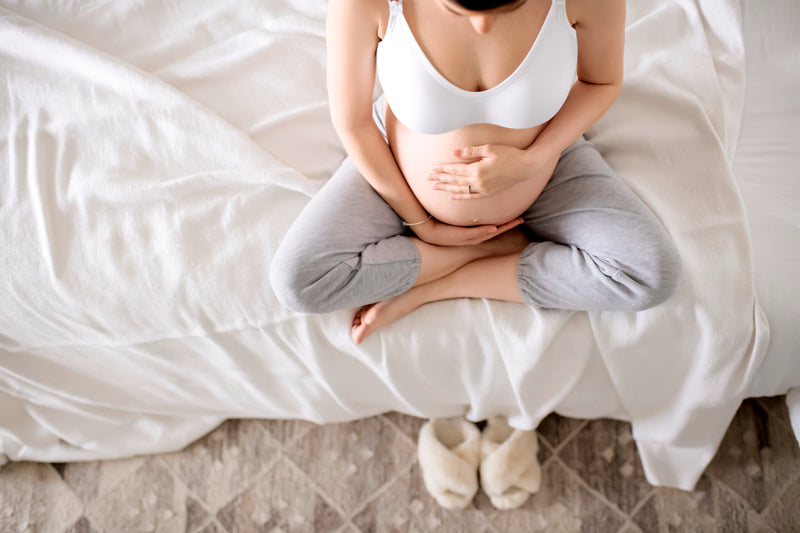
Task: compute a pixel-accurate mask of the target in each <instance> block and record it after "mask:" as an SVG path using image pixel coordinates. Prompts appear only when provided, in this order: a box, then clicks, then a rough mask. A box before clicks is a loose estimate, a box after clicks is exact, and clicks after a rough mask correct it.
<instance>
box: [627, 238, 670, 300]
mask: <svg viewBox="0 0 800 533" xmlns="http://www.w3.org/2000/svg"><path fill="white" fill-rule="evenodd" d="M643 252H644V251H643ZM644 253H646V256H647V257H646V258H643V259H644V261H643V263H644V264H645V265H646V266H645V267H644V268H643V269H642V271H641V272H639V273H638V276H637V277H638V278H639V279H638V282H639V283H638V290H637V291H635V292H636V294H635V295H634V297H633V298H632V299H631V302H630V303H631V310H632V311H643V310H645V309H650V308H651V307H655V306H657V305H660V304H662V303H664V302H666V301H667V300H668V299H669V298H670V297H671V296H672V295H673V294H674V293H675V291H676V290H677V288H678V284H679V283H680V280H681V274H682V272H683V261H682V260H681V256H680V252H678V248H677V247H676V246H675V243H674V242H673V241H672V239H671V238H669V237H668V236H666V237H665V238H664V239H661V240H660V241H659V242H658V243H657V244H656V245H655V246H653V247H652V248H651V249H650V250H648V251H647V252H644Z"/></svg>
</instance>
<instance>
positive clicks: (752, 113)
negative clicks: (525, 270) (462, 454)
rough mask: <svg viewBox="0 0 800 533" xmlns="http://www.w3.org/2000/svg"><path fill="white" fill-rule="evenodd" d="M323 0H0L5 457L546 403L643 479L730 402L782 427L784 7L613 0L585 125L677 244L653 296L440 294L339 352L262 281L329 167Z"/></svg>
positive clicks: (674, 471) (791, 295) (790, 97)
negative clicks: (750, 401)
mask: <svg viewBox="0 0 800 533" xmlns="http://www.w3.org/2000/svg"><path fill="white" fill-rule="evenodd" d="M756 6H757V8H756ZM325 8H326V3H325V2H324V1H322V0H290V1H285V0H240V1H238V2H225V3H220V2H213V1H210V0H209V1H198V2H177V1H176V2H160V1H155V0H139V1H133V0H122V1H116V2H101V1H93V2H82V3H64V2H58V3H57V2H47V1H44V0H41V1H36V2H24V3H23V2H14V1H3V2H0V74H2V76H3V78H4V83H3V84H2V86H1V87H0V93H1V94H2V101H3V102H4V103H3V106H2V108H0V125H2V127H1V128H0V173H2V174H1V175H2V179H1V180H0V187H2V188H0V268H1V269H2V270H0V272H2V276H3V282H2V284H1V285H0V454H2V455H4V456H5V457H6V458H7V459H8V460H13V461H17V460H32V461H52V462H67V461H83V460H96V459H110V458H118V457H125V456H131V455H139V454H148V453H160V452H166V451H173V450H177V449H180V448H182V447H184V446H186V445H187V444H189V443H190V442H192V441H193V440H195V439H197V438H198V437H200V436H202V435H204V434H206V433H207V432H209V431H210V430H212V429H213V428H214V427H216V426H217V425H219V424H220V423H221V422H222V421H224V420H225V419H228V418H249V417H257V418H277V419H305V420H311V421H314V422H317V423H330V422H339V421H345V420H353V419H357V418H362V417H367V416H371V415H375V414H378V413H382V412H386V411H391V410H394V411H399V412H403V413H407V414H410V415H415V416H421V417H441V416H456V415H465V416H467V417H468V418H469V419H472V420H481V419H485V418H487V417H488V416H490V415H494V414H505V415H507V416H508V417H509V421H510V422H511V423H512V425H514V426H516V427H519V428H533V427H536V425H537V424H538V423H539V421H540V420H542V419H543V418H544V417H545V416H547V415H548V414H549V413H551V412H558V413H560V414H563V415H566V416H574V417H581V418H599V417H611V418H617V419H622V420H629V421H630V422H631V424H632V428H633V436H634V438H635V439H636V443H637V448H638V450H639V453H640V456H641V458H642V464H643V466H644V469H645V474H646V475H647V478H648V480H649V481H650V482H651V483H653V484H656V485H664V486H672V487H679V488H683V489H687V490H688V489H691V488H692V487H693V486H694V484H695V482H696V481H697V479H698V478H699V476H700V474H701V473H702V471H703V470H704V468H705V466H706V465H707V464H708V462H709V461H710V460H711V458H712V457H713V455H714V452H715V451H716V448H717V446H718V444H719V441H720V439H721V438H722V436H723V434H724V431H725V429H726V427H727V425H728V423H729V422H730V420H731V418H732V416H733V414H734V413H735V411H736V409H737V408H738V406H739V403H740V402H741V400H742V399H743V398H745V397H748V396H759V395H776V394H784V393H787V392H788V395H787V402H789V404H790V405H789V406H790V412H792V414H793V417H794V418H793V420H794V424H795V431H796V433H797V432H798V431H800V427H798V424H800V398H798V397H797V396H796V395H795V392H794V391H792V389H793V387H797V386H800V354H798V347H800V328H798V327H797V326H798V324H800V320H799V319H800V304H798V301H800V283H797V281H796V280H795V279H794V276H793V274H794V272H796V271H797V267H798V266H800V186H799V185H798V180H797V170H796V169H797V168H798V166H800V152H798V145H799V144H800V120H798V118H800V117H798V115H800V97H799V96H798V94H799V93H798V91H797V87H798V81H800V74H798V72H797V69H796V68H794V69H793V68H792V65H796V64H797V63H798V60H800V43H798V42H797V41H796V39H794V35H793V32H794V28H793V27H792V21H793V20H797V19H798V15H800V7H798V6H797V5H796V4H795V3H794V2H792V0H782V1H780V2H778V1H775V2H770V3H768V4H767V5H761V4H760V3H759V4H756V3H755V2H744V1H743V2H735V1H732V0H729V1H722V0H663V1H657V0H637V1H636V2H629V5H628V19H627V29H626V57H625V72H626V74H625V75H626V79H625V85H624V88H623V91H622V93H621V94H620V97H619V99H618V100H617V102H616V103H615V104H614V106H613V107H612V109H611V110H610V111H609V112H608V113H607V114H606V116H604V117H603V119H601V121H600V122H598V123H597V124H596V125H595V126H594V127H593V128H592V129H591V130H590V131H589V132H587V134H586V136H587V138H589V139H590V140H591V141H592V142H593V143H594V144H595V145H596V146H597V147H598V148H599V149H600V150H601V152H602V153H603V154H604V155H605V157H606V158H607V160H608V161H609V163H610V164H611V165H612V167H614V168H615V169H616V170H617V171H618V172H619V174H620V176H621V177H622V178H623V179H625V180H626V181H627V182H628V183H629V184H630V185H631V187H632V188H633V189H634V191H635V192H636V193H637V194H639V195H640V196H641V197H642V198H643V199H644V200H645V201H646V202H647V203H648V204H649V205H650V206H651V208H652V209H653V210H654V212H656V214H657V215H658V216H659V217H660V218H661V219H662V221H663V222H664V223H665V225H666V226H667V228H668V229H669V230H670V232H671V233H672V235H673V237H674V238H675V240H676V243H677V244H678V246H679V249H680V250H681V254H682V257H683V259H684V274H683V278H682V281H681V285H680V287H679V289H678V292H677V293H676V295H675V296H674V297H673V298H672V299H671V300H670V301H668V302H667V303H665V304H662V305H660V306H658V307H657V308H654V309H651V310H648V311H645V312H641V313H580V312H578V313H575V312H565V311H552V310H551V311H540V310H532V309H528V308H525V307H522V306H519V305H516V304H512V303H506V302H497V301H484V300H468V299H462V300H450V301H445V302H437V303H434V304H429V305H426V306H424V307H422V308H420V309H418V310H417V311H415V312H414V313H412V314H411V315H409V316H407V317H404V318H403V319H401V320H400V321H398V322H396V323H395V324H392V325H391V326H390V327H388V328H386V329H385V330H383V331H381V332H379V334H376V335H373V336H372V337H370V338H368V339H367V341H365V342H364V343H363V344H362V345H359V346H356V345H354V344H353V343H352V342H351V341H350V338H349V334H348V324H349V321H350V319H351V317H352V313H353V310H342V311H339V312H335V313H330V314H326V315H303V314H298V313H294V312H291V311H289V310H287V309H284V308H282V307H281V306H280V305H279V304H278V303H277V300H276V299H275V296H274V294H273V293H272V290H271V288H270V286H269V281H268V276H267V273H268V271H269V264H270V259H271V255H272V253H273V252H274V250H275V248H276V246H277V245H278V243H279V242H280V239H281V238H282V236H283V234H284V233H285V232H286V230H287V228H288V226H289V225H290V224H291V222H292V220H293V219H294V217H296V216H297V214H298V213H299V211H300V210H301V209H302V207H303V206H304V205H305V203H306V202H307V201H308V199H309V198H310V197H311V196H313V194H314V193H315V192H316V191H317V190H319V188H320V187H321V186H322V184H324V182H325V180H326V179H327V178H328V177H329V176H330V175H331V173H332V172H333V170H335V169H336V167H337V166H338V164H339V163H340V162H341V160H342V158H343V157H344V156H345V153H344V151H343V148H342V146H341V144H340V143H339V141H338V139H337V137H336V134H335V132H334V130H333V128H332V126H331V123H330V118H329V115H328V107H327V97H326V90H325V82H324V80H325V41H324V18H325ZM790 13H792V14H790ZM380 92H381V91H380V87H379V86H378V85H377V84H376V88H375V96H376V97H377V96H378V95H379V94H380ZM2 455H0V457H2Z"/></svg>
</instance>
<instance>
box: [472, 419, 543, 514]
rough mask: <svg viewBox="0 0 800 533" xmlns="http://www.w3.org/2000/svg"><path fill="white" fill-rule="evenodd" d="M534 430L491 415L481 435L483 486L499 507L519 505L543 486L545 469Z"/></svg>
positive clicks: (493, 503) (505, 507)
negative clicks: (540, 463)
mask: <svg viewBox="0 0 800 533" xmlns="http://www.w3.org/2000/svg"><path fill="white" fill-rule="evenodd" d="M538 451H539V443H538V441H537V439H536V434H535V433H534V432H533V430H528V431H523V430H520V429H514V428H512V427H510V426H509V425H508V422H506V419H505V417H501V416H497V417H492V418H490V419H489V421H488V424H487V425H486V427H485V428H484V430H483V433H482V435H481V466H480V473H481V487H483V491H484V492H485V493H486V495H487V496H489V499H491V500H492V505H494V506H495V507H497V508H498V509H515V508H517V507H519V506H520V505H522V504H523V503H525V501H526V500H527V499H528V497H529V496H530V495H531V494H532V493H534V492H536V491H538V490H539V485H540V484H541V481H542V472H541V468H540V467H539V461H538V459H537V458H536V452H538Z"/></svg>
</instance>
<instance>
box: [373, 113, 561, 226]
mask: <svg viewBox="0 0 800 533" xmlns="http://www.w3.org/2000/svg"><path fill="white" fill-rule="evenodd" d="M385 125H386V131H387V137H388V140H389V145H390V147H391V149H392V153H393V154H394V157H395V160H396V161H397V164H398V166H399V168H400V170H401V171H402V172H403V175H404V176H405V178H406V181H407V182H408V185H409V187H410V188H411V190H412V191H413V192H414V194H415V195H416V196H417V198H418V199H419V201H420V203H421V204H422V205H423V207H424V208H425V209H426V210H427V211H428V213H430V214H431V215H433V216H434V217H435V218H436V219H437V220H440V221H441V222H445V223H447V224H452V225H456V226H477V225H481V224H494V225H498V224H503V223H505V222H508V221H510V220H513V219H514V218H516V217H518V216H519V215H521V214H522V213H524V212H525V210H527V209H528V207H530V206H531V204H533V202H534V200H535V199H536V198H537V197H538V195H539V193H540V192H541V188H542V185H541V184H540V181H536V180H522V181H520V182H518V183H516V184H515V185H512V186H510V187H507V188H505V189H503V190H501V191H499V192H496V193H494V194H491V195H490V196H483V197H472V196H471V197H470V199H468V200H451V199H450V196H451V195H452V194H453V193H451V192H449V191H443V190H435V189H434V185H435V183H436V182H433V181H429V180H428V176H429V175H430V172H431V169H433V168H434V167H435V166H437V165H439V164H441V163H464V160H462V159H459V158H457V157H455V156H454V155H453V150H454V149H456V148H464V147H467V146H478V145H483V144H490V143H497V144H503V145H507V146H509V147H514V148H517V149H519V150H524V149H525V148H527V147H528V146H530V145H531V144H532V143H533V141H534V140H535V139H536V137H537V136H538V134H539V133H540V132H541V130H542V129H544V125H542V126H536V127H534V128H529V129H525V130H512V129H508V128H502V127H500V126H494V125H491V124H473V125H470V126H465V127H463V128H459V129H457V130H454V131H452V132H448V133H444V134H440V135H425V134H421V133H418V132H415V131H413V130H410V129H408V128H406V127H405V126H404V125H403V124H402V123H400V122H399V121H398V120H397V119H396V118H395V117H394V116H393V115H392V113H391V111H390V110H388V109H387V114H386V120H385ZM468 161H469V160H468ZM516 172H522V173H524V172H525V169H524V168H523V169H521V170H517V171H516ZM548 177H549V176H548Z"/></svg>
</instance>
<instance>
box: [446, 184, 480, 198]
mask: <svg viewBox="0 0 800 533" xmlns="http://www.w3.org/2000/svg"><path fill="white" fill-rule="evenodd" d="M460 190H461V192H460V193H459V194H451V195H450V196H448V197H447V199H448V200H475V199H476V198H483V197H484V195H483V194H481V193H479V192H476V191H472V194H467V193H465V192H464V187H461V188H460Z"/></svg>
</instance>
